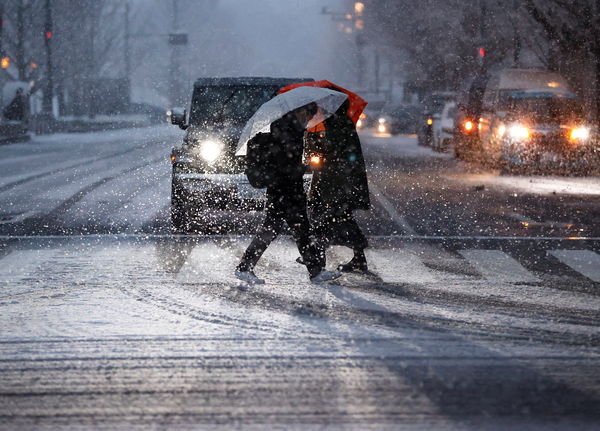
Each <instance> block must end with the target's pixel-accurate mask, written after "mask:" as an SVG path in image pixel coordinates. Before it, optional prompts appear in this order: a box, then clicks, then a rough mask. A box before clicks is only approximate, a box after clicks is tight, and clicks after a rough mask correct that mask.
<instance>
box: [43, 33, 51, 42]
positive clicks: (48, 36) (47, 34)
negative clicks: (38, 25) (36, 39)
mask: <svg viewBox="0 0 600 431" xmlns="http://www.w3.org/2000/svg"><path fill="white" fill-rule="evenodd" d="M44 36H45V37H46V40H50V39H52V32H51V31H47V32H46V34H45V35H44Z"/></svg>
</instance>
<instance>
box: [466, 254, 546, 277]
mask: <svg viewBox="0 0 600 431" xmlns="http://www.w3.org/2000/svg"><path fill="white" fill-rule="evenodd" d="M459 253H460V254H461V255H463V256H464V257H465V259H467V260H468V261H469V262H470V263H471V264H472V265H473V266H474V267H475V269H476V270H477V271H479V272H480V273H481V275H483V276H484V277H485V278H487V279H494V280H498V281H502V282H505V283H536V282H539V281H540V279H539V278H538V277H536V276H534V275H533V274H531V273H530V272H529V271H528V270H527V269H525V268H523V266H522V265H521V264H520V263H519V262H517V261H516V260H515V259H513V258H512V257H510V256H509V255H507V254H506V253H504V252H503V251H500V250H461V251H460V252H459Z"/></svg>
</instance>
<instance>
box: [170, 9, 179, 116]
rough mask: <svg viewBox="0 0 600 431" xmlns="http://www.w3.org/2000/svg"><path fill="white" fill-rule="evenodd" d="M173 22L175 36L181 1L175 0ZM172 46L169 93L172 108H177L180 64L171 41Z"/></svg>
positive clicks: (175, 48)
mask: <svg viewBox="0 0 600 431" xmlns="http://www.w3.org/2000/svg"><path fill="white" fill-rule="evenodd" d="M172 5H173V22H172V25H171V29H172V32H173V34H176V33H177V30H178V29H177V26H178V23H179V0H173V3H172ZM170 45H171V76H170V77H169V87H170V88H169V90H170V91H169V93H170V96H171V97H170V98H171V106H177V104H178V103H179V88H178V84H179V63H178V61H177V60H178V56H177V49H178V47H177V45H176V44H175V43H172V41H170Z"/></svg>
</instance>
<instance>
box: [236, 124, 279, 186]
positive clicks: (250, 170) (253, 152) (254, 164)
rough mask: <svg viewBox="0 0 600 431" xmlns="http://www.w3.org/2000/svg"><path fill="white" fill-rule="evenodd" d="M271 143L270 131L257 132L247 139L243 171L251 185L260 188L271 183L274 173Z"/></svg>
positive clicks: (274, 166)
mask: <svg viewBox="0 0 600 431" xmlns="http://www.w3.org/2000/svg"><path fill="white" fill-rule="evenodd" d="M273 145H274V143H273V137H272V135H271V134H270V133H259V134H257V135H255V136H254V137H253V138H252V139H250V140H249V141H248V144H247V149H246V167H245V170H244V173H245V174H246V177H248V182H249V183H250V185H251V186H252V187H255V188H257V189H262V188H265V187H268V186H270V185H272V184H273V182H274V178H275V175H276V173H275V170H276V163H275V162H274V152H273V148H274V147H273Z"/></svg>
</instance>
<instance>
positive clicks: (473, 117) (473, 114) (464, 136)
mask: <svg viewBox="0 0 600 431" xmlns="http://www.w3.org/2000/svg"><path fill="white" fill-rule="evenodd" d="M488 80H489V77H488V76H487V75H479V76H476V77H475V78H473V79H470V80H468V81H466V82H465V84H464V85H463V87H462V88H461V90H460V91H459V93H458V97H457V100H456V108H457V109H456V117H455V118H454V139H453V140H452V141H453V144H454V155H455V156H456V158H458V159H462V160H471V159H475V158H477V157H478V155H479V152H480V151H481V149H480V141H479V119H480V118H481V108H482V105H483V95H484V92H485V88H486V85H487V82H488Z"/></svg>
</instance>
